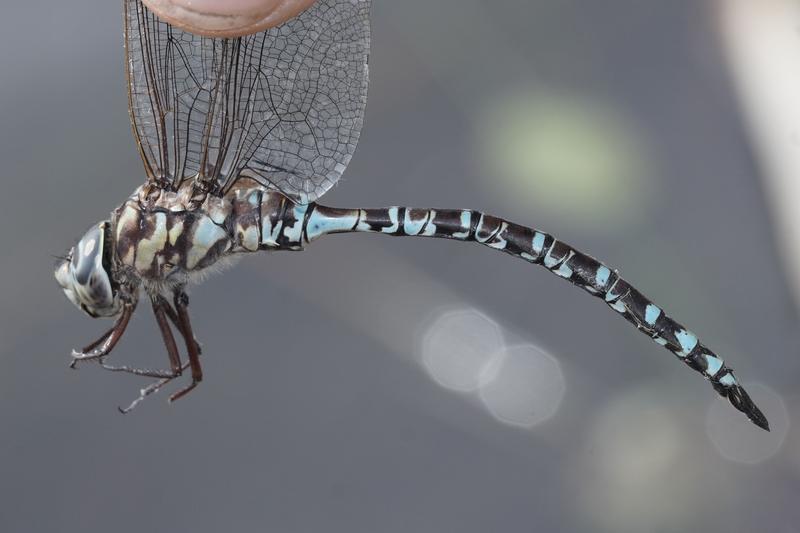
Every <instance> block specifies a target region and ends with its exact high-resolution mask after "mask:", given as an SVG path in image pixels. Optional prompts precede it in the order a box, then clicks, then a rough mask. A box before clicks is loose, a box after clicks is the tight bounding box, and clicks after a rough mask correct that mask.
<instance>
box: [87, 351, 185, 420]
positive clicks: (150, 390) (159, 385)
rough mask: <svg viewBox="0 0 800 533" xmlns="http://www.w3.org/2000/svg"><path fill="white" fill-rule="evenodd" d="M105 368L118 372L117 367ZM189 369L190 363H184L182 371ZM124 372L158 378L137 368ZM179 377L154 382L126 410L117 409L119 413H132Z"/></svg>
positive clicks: (163, 378)
mask: <svg viewBox="0 0 800 533" xmlns="http://www.w3.org/2000/svg"><path fill="white" fill-rule="evenodd" d="M103 368H106V369H108V370H117V367H107V366H106V365H103ZM123 368H124V367H119V369H120V370H123ZM187 368H189V362H188V361H187V362H186V363H184V364H183V365H181V370H186V369H187ZM124 371H125V372H131V371H133V372H131V373H133V374H136V375H140V376H141V375H147V376H150V377H158V376H156V375H155V374H146V372H147V371H146V370H139V369H136V368H131V369H124ZM178 376H180V374H174V375H166V376H163V377H161V379H159V380H158V381H154V382H153V383H151V384H150V385H148V386H147V387H145V388H143V389H141V390H140V391H139V397H138V398H136V399H135V400H133V401H132V402H131V403H130V404H129V405H128V407H125V408H122V407H117V409H119V412H120V413H122V414H127V413H129V412H131V411H132V410H133V409H134V408H135V407H136V406H137V405H139V403H140V402H141V401H142V400H144V399H145V398H147V397H148V396H150V395H151V394H155V393H156V392H158V391H160V390H161V388H162V387H163V386H164V385H166V384H167V383H169V382H170V381H172V380H173V379H175V378H177V377H178Z"/></svg>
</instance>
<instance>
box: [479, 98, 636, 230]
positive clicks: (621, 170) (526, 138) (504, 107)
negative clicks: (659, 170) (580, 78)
mask: <svg viewBox="0 0 800 533" xmlns="http://www.w3.org/2000/svg"><path fill="white" fill-rule="evenodd" d="M478 118H479V122H478V125H477V126H476V128H477V130H478V135H479V143H480V145H481V148H482V150H481V153H482V154H483V158H484V162H483V166H484V168H485V171H486V180H484V183H485V184H486V185H487V187H491V189H492V191H495V192H497V193H499V194H502V195H503V196H504V198H503V199H504V200H506V201H509V202H511V203H512V205H516V206H517V207H524V208H527V209H530V207H531V206H536V208H537V209H548V210H550V211H551V212H552V213H553V214H554V215H560V216H563V217H564V218H565V219H567V220H574V219H576V218H577V222H578V223H586V222H606V223H620V224H621V223H624V222H626V221H629V220H631V218H632V217H635V216H636V215H638V214H639V213H638V212H636V208H637V207H636V206H640V208H641V206H643V204H645V205H646V200H647V197H648V194H647V190H646V189H647V185H648V184H649V182H646V181H645V180H646V179H647V176H648V175H650V174H652V172H651V171H649V166H650V165H649V164H648V161H647V153H648V150H647V147H646V142H645V140H644V136H643V135H642V134H641V133H640V132H639V131H637V128H636V127H635V126H634V124H633V121H632V120H630V119H629V118H628V117H626V116H624V115H623V113H622V112H621V111H620V110H616V109H613V108H611V107H610V106H608V105H606V104H603V103H601V102H598V101H592V100H589V99H587V98H582V97H578V96H568V95H566V94H552V93H549V92H544V91H538V90H534V89H530V88H522V89H521V90H517V91H515V92H512V93H511V94H505V95H498V96H497V97H496V98H495V99H494V100H492V101H490V102H489V104H488V106H487V107H486V110H485V112H483V113H480V114H479V117H478Z"/></svg>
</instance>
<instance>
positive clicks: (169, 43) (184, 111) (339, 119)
mask: <svg viewBox="0 0 800 533" xmlns="http://www.w3.org/2000/svg"><path fill="white" fill-rule="evenodd" d="M369 7H370V0H319V1H318V2H316V3H315V4H314V5H313V6H312V7H311V8H309V9H308V10H306V11H304V12H303V13H301V14H300V15H298V16H297V17H295V18H294V19H291V20H289V21H287V22H285V23H284V24H282V25H280V26H277V27H275V28H270V29H268V30H265V31H263V32H260V33H256V34H253V35H248V36H244V37H239V38H235V39H223V38H208V37H201V36H198V35H193V34H191V33H188V32H185V31H183V30H180V29H178V28H175V27H173V26H171V25H169V24H168V23H166V22H164V21H161V20H159V19H158V18H157V17H156V16H155V15H154V14H153V13H152V12H150V11H149V10H148V9H147V8H146V7H145V6H144V5H143V4H142V3H141V0H125V43H126V56H127V73H128V95H129V109H130V116H131V123H132V125H133V131H134V135H135V137H136V140H137V143H138V145H139V151H140V153H141V155H142V159H143V161H144V165H145V170H146V173H147V176H148V180H149V181H154V182H155V183H157V184H159V185H160V186H170V187H177V186H178V185H180V183H181V182H182V181H183V180H185V179H189V178H195V177H199V179H200V180H201V181H202V182H205V183H207V184H208V185H209V186H210V188H212V189H214V188H216V190H224V189H226V188H228V187H231V186H232V185H233V184H234V183H235V182H236V180H237V179H239V178H240V177H243V176H247V177H249V178H251V179H255V180H256V181H259V182H261V183H262V184H264V185H267V186H272V187H274V188H277V189H279V190H280V191H281V192H283V193H285V194H288V195H290V196H292V197H293V198H295V199H296V200H299V201H301V202H309V201H313V200H315V199H316V198H318V197H319V196H321V195H322V194H323V193H324V192H325V191H327V190H328V189H329V188H330V187H332V186H333V184H334V183H336V181H337V180H338V179H339V177H340V176H341V175H342V173H343V172H344V169H345V168H346V167H347V164H348V163H349V162H350V158H351V157H352V155H353V152H354V151H355V148H356V144H357V142H358V137H359V134H360V132H361V127H362V125H363V121H364V109H365V107H366V98H367V77H368V72H367V59H368V55H369Z"/></svg>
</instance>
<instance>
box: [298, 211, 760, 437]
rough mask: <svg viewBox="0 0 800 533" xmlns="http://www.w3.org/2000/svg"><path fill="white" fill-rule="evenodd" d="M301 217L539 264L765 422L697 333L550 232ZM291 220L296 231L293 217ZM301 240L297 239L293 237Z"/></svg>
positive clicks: (478, 223) (420, 214)
mask: <svg viewBox="0 0 800 533" xmlns="http://www.w3.org/2000/svg"><path fill="white" fill-rule="evenodd" d="M287 216H290V217H293V218H294V219H295V221H296V222H299V221H300V219H301V218H302V221H303V223H302V233H301V235H298V237H299V239H300V240H301V241H303V242H310V241H312V240H314V239H315V238H317V237H320V236H322V235H325V234H329V233H345V232H376V233H383V234H387V235H394V236H424V237H440V238H448V239H457V240H462V241H475V242H478V243H480V244H483V245H485V246H488V247H490V248H494V249H496V250H501V251H503V252H506V253H508V254H510V255H513V256H515V257H520V258H522V259H524V260H526V261H528V262H531V263H535V264H540V265H542V266H544V267H545V268H547V269H548V270H550V271H551V272H552V273H554V274H555V275H557V276H559V277H562V278H564V279H566V280H568V281H569V282H570V283H572V284H574V285H577V286H578V287H580V288H582V289H584V290H585V291H587V292H588V293H590V294H592V295H594V296H596V297H598V298H601V299H602V300H603V301H604V302H605V303H606V304H607V305H608V306H609V307H611V308H612V309H613V310H614V311H616V312H617V313H619V314H620V315H622V316H623V317H625V319H626V320H627V321H628V322H630V323H632V324H633V325H635V326H636V327H637V329H639V330H641V331H643V332H644V333H645V334H647V335H648V336H650V337H651V338H652V339H653V340H654V341H655V342H657V343H658V344H660V345H662V346H664V347H665V348H667V349H668V350H670V351H671V352H672V353H674V354H675V355H676V356H677V357H678V358H679V359H680V360H681V361H683V362H684V363H686V364H687V365H688V366H690V367H691V368H693V369H694V370H696V371H697V372H700V373H701V374H702V375H703V376H704V377H705V378H706V379H708V380H709V381H711V383H712V385H713V386H714V389H715V390H716V391H717V392H718V393H719V394H720V395H722V396H724V397H726V398H728V400H730V402H731V404H733V405H734V407H736V408H737V409H739V410H740V411H742V412H743V413H744V414H745V415H747V417H748V418H749V419H750V420H751V421H753V422H754V423H755V424H756V425H758V426H759V427H762V428H764V429H767V430H768V429H769V426H768V423H767V419H766V418H765V417H764V415H763V414H762V413H761V411H760V410H759V409H758V407H756V405H755V404H754V403H753V402H752V400H751V399H750V397H749V396H748V394H747V393H746V392H745V390H744V389H743V388H742V387H741V385H740V384H739V382H738V381H737V380H736V378H735V377H734V375H733V372H732V371H731V369H730V368H728V367H727V366H726V365H725V363H724V362H723V361H722V359H721V358H719V357H718V356H717V355H716V354H714V352H712V351H711V350H709V349H708V348H707V347H706V346H705V345H703V344H702V343H701V342H699V340H698V338H697V336H696V335H695V334H694V333H692V332H691V331H689V330H688V329H686V328H685V327H684V326H682V325H681V324H679V323H678V322H676V321H674V320H673V319H672V318H670V317H669V316H667V314H666V313H664V311H663V310H662V309H661V308H660V307H659V306H657V305H656V304H654V303H653V302H652V301H650V299H648V298H647V297H646V296H644V295H643V294H642V293H641V292H639V291H638V290H636V289H635V288H634V287H632V286H631V285H630V284H629V283H628V282H627V281H625V280H624V279H622V278H621V277H620V276H619V274H618V273H617V272H616V271H615V270H613V269H610V268H609V267H607V266H605V265H604V264H602V263H601V262H599V261H597V260H596V259H594V258H593V257H591V256H589V255H586V254H584V253H582V252H580V251H578V250H576V249H575V248H573V247H572V246H570V245H568V244H566V243H564V242H561V241H559V240H558V239H556V238H555V237H553V236H552V235H550V234H548V233H545V232H542V231H537V230H535V229H531V228H528V227H525V226H520V225H518V224H514V223H513V222H509V221H507V220H503V219H501V218H497V217H493V216H489V215H486V214H483V213H481V212H478V211H473V210H456V209H414V208H406V207H389V208H382V209H335V208H329V207H324V206H320V205H317V204H309V205H307V206H299V205H298V206H296V208H295V209H294V210H293V211H290V212H288V213H287ZM291 227H292V228H293V229H294V230H295V231H294V233H295V235H296V234H297V231H296V230H297V224H296V223H295V224H292V225H291ZM298 244H299V245H300V246H302V242H300V243H298Z"/></svg>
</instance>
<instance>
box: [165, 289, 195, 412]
mask: <svg viewBox="0 0 800 533" xmlns="http://www.w3.org/2000/svg"><path fill="white" fill-rule="evenodd" d="M175 309H176V310H177V314H178V317H177V322H178V323H177V326H178V330H179V331H180V332H181V335H183V339H184V341H185V342H186V352H187V353H188V356H189V366H190V367H191V369H192V382H191V383H190V384H189V385H188V386H186V387H184V388H183V389H181V390H179V391H178V392H176V393H175V394H173V395H172V396H170V397H169V401H171V402H174V401H175V400H177V399H179V398H182V397H183V396H185V395H186V394H187V393H188V392H189V391H191V390H192V389H194V388H195V387H197V384H198V383H200V382H201V381H202V380H203V368H202V367H201V366H200V344H199V343H198V342H197V340H196V339H195V338H194V332H193V331H192V323H191V320H190V319H189V297H188V296H187V295H186V293H185V292H183V291H182V290H180V291H176V292H175Z"/></svg>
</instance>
